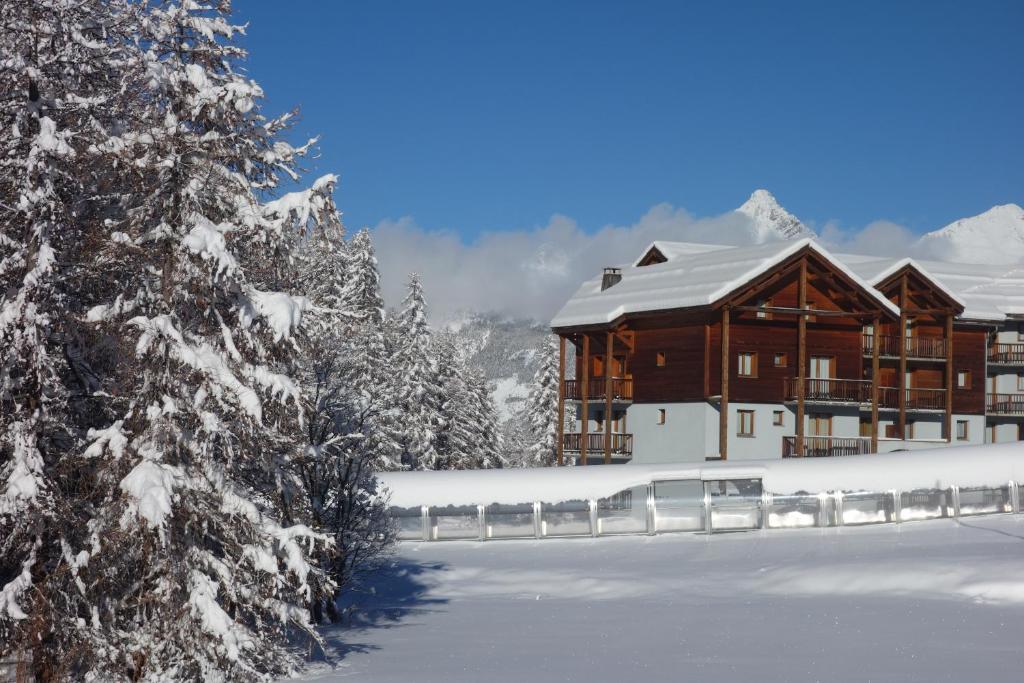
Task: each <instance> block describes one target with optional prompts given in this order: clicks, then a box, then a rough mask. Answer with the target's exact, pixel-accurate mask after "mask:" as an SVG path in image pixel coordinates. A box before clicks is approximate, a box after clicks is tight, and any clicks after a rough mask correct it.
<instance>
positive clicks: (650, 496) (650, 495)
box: [647, 481, 658, 536]
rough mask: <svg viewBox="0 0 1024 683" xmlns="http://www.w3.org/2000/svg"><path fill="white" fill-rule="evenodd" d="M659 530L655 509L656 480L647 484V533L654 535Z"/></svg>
mask: <svg viewBox="0 0 1024 683" xmlns="http://www.w3.org/2000/svg"><path fill="white" fill-rule="evenodd" d="M657 531H658V519H657V517H655V509H654V482H653V481H652V482H651V483H649V484H648V485H647V534H648V535H649V536H653V535H654V534H655V533H657Z"/></svg>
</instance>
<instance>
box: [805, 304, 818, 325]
mask: <svg viewBox="0 0 1024 683" xmlns="http://www.w3.org/2000/svg"><path fill="white" fill-rule="evenodd" d="M814 308H815V305H814V302H813V301H807V302H805V303H804V310H805V311H813V310H814ZM806 317H807V322H809V323H813V322H814V321H815V320H817V319H818V316H816V315H814V314H810V315H808V316H806Z"/></svg>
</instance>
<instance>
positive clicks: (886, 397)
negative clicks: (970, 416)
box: [878, 387, 946, 411]
mask: <svg viewBox="0 0 1024 683" xmlns="http://www.w3.org/2000/svg"><path fill="white" fill-rule="evenodd" d="M905 391H906V394H907V410H917V411H922V410H936V411H937V410H945V409H946V390H945V389H906V390H905ZM878 407H879V408H887V409H892V410H898V409H899V407H900V390H899V388H897V387H879V388H878Z"/></svg>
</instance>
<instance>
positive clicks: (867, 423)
mask: <svg viewBox="0 0 1024 683" xmlns="http://www.w3.org/2000/svg"><path fill="white" fill-rule="evenodd" d="M858 433H859V434H860V435H861V436H871V418H863V417H862V418H860V431H859V432H858Z"/></svg>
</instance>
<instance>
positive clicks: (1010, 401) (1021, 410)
mask: <svg viewBox="0 0 1024 683" xmlns="http://www.w3.org/2000/svg"><path fill="white" fill-rule="evenodd" d="M985 410H986V412H988V413H989V414H990V415H1024V394H989V395H988V396H987V397H986V399H985Z"/></svg>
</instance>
